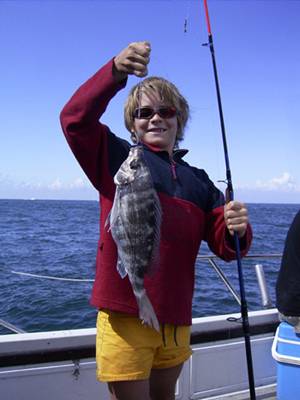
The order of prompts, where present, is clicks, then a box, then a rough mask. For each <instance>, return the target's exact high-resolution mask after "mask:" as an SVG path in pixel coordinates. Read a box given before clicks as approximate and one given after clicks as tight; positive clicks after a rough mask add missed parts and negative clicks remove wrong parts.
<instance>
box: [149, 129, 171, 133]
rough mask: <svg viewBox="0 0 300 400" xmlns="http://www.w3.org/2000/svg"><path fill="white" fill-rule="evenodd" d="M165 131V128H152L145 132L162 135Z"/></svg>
mask: <svg viewBox="0 0 300 400" xmlns="http://www.w3.org/2000/svg"><path fill="white" fill-rule="evenodd" d="M165 131H166V129H165V128H152V129H148V130H147V132H157V133H163V132H165Z"/></svg>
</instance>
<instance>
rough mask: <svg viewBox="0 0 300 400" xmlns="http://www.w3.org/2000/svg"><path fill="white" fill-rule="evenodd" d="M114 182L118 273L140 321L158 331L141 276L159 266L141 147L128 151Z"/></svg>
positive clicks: (156, 208) (153, 204)
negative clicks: (129, 289)
mask: <svg viewBox="0 0 300 400" xmlns="http://www.w3.org/2000/svg"><path fill="white" fill-rule="evenodd" d="M114 182H115V184H116V193H115V198H114V203H113V207H112V209H111V213H110V215H109V224H110V230H111V234H112V237H113V239H114V241H115V243H116V245H117V249H118V264H117V269H118V271H119V273H120V275H121V277H122V278H124V277H125V276H126V275H128V278H129V281H130V283H131V286H132V289H133V292H134V295H135V297H136V300H137V304H138V307H139V317H140V319H141V320H142V321H143V322H144V323H146V324H147V325H149V326H152V327H153V328H155V329H156V330H157V331H159V323H158V320H157V317H156V315H155V312H154V309H153V307H152V304H151V302H150V300H149V298H148V296H147V294H146V291H145V288H144V276H145V274H147V273H153V272H154V269H155V268H156V267H157V266H158V250H159V239H160V223H161V207H160V201H159V198H158V196H157V193H156V190H155V189H154V187H153V182H152V177H151V174H150V171H149V168H148V166H147V164H146V161H145V158H144V150H143V147H142V146H141V145H136V146H133V147H131V149H130V151H129V155H128V157H127V159H126V160H125V161H124V162H123V164H122V165H121V167H120V168H119V170H118V172H117V173H116V175H115V176H114Z"/></svg>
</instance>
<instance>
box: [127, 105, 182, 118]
mask: <svg viewBox="0 0 300 400" xmlns="http://www.w3.org/2000/svg"><path fill="white" fill-rule="evenodd" d="M155 114H158V115H159V116H160V117H161V118H164V119H165V118H173V117H175V115H177V114H178V113H177V110H176V108H175V107H158V108H151V107H140V108H136V109H135V111H134V113H133V116H134V118H137V119H151V118H152V117H153V115H155Z"/></svg>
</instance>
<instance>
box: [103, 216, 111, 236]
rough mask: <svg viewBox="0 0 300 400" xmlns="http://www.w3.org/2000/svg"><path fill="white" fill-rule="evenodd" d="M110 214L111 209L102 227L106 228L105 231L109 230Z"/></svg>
mask: <svg viewBox="0 0 300 400" xmlns="http://www.w3.org/2000/svg"><path fill="white" fill-rule="evenodd" d="M110 215H111V211H110V212H109V213H108V215H107V217H106V220H105V223H104V228H105V229H107V232H109V231H110V229H111V226H110Z"/></svg>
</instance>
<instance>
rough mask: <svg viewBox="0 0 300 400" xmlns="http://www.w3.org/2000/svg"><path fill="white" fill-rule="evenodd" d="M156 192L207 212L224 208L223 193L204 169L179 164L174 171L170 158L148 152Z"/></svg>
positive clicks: (184, 163)
mask: <svg viewBox="0 0 300 400" xmlns="http://www.w3.org/2000/svg"><path fill="white" fill-rule="evenodd" d="M145 157H146V160H147V163H148V166H149V168H150V171H151V175H152V178H153V182H154V186H155V189H156V190H157V191H158V192H162V193H165V194H167V195H169V196H171V197H177V198H180V199H182V200H186V201H189V202H191V203H194V204H195V205H196V206H198V207H199V208H201V209H202V210H203V211H205V212H209V211H211V210H213V209H214V208H216V207H219V206H222V205H223V204H224V196H223V194H222V192H221V191H220V190H219V189H217V188H216V187H215V185H214V184H213V182H212V181H211V180H210V179H209V177H208V175H207V173H206V172H205V171H204V170H203V169H198V168H195V167H191V166H190V165H189V164H188V163H186V162H185V161H183V160H178V161H177V162H176V165H175V174H176V175H175V174H174V169H172V166H171V162H170V159H169V157H168V156H167V155H166V154H165V153H164V152H159V153H154V152H152V151H149V150H148V151H147V150H146V151H145Z"/></svg>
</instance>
